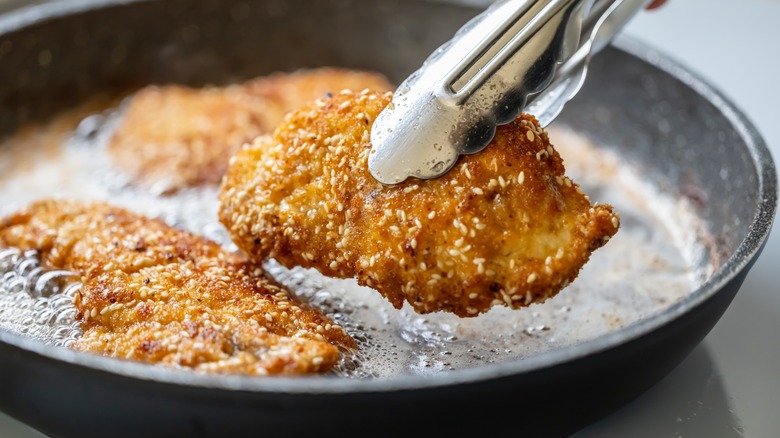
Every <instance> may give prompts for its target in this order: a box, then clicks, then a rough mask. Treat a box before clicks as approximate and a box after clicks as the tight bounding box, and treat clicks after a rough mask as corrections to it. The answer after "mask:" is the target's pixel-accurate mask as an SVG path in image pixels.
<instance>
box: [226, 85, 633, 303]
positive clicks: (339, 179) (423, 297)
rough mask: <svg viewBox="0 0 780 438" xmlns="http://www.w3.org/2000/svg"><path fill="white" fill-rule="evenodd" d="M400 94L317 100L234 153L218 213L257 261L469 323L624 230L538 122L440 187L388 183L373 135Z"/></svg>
mask: <svg viewBox="0 0 780 438" xmlns="http://www.w3.org/2000/svg"><path fill="white" fill-rule="evenodd" d="M390 99H391V94H390V93H376V92H368V91H365V92H362V93H352V92H348V91H347V92H344V93H341V94H339V95H336V96H333V97H332V98H326V99H318V100H316V101H314V102H311V103H310V105H308V106H307V107H305V108H303V109H301V110H299V111H296V112H293V113H291V114H289V115H288V116H287V117H286V119H285V121H284V122H283V123H282V124H281V125H280V126H279V127H278V128H277V130H276V131H275V132H274V133H273V135H267V136H261V137H259V138H257V139H256V140H255V141H254V142H253V143H251V144H248V145H246V146H244V147H243V148H242V149H241V150H240V151H239V152H238V153H237V155H236V156H235V157H234V158H233V159H232V161H231V164H230V167H229V169H228V173H227V176H226V178H225V179H224V181H223V185H222V187H221V192H220V213H219V215H220V220H221V222H222V223H223V224H224V225H225V226H226V227H227V229H228V230H229V232H230V234H231V237H232V239H233V241H234V242H235V243H236V244H237V245H238V246H239V247H240V248H241V249H242V250H243V251H244V252H245V253H246V254H248V255H249V257H250V258H253V259H255V260H263V259H265V258H268V257H272V258H275V259H276V260H278V261H279V262H280V263H282V264H283V265H285V266H287V267H292V266H296V265H299V266H303V267H311V268H316V269H317V270H319V271H320V272H322V273H323V274H325V275H327V276H331V277H339V278H350V277H355V278H357V281H358V283H359V284H361V285H366V286H369V287H372V288H374V289H376V290H377V291H379V292H380V293H381V294H382V295H384V296H385V297H386V298H387V299H388V300H389V301H390V302H391V303H392V304H393V305H394V306H395V307H396V308H400V307H401V306H402V305H403V303H404V301H407V302H408V303H409V304H411V306H412V307H413V308H414V309H415V310H416V311H417V312H419V313H428V312H434V311H446V312H452V313H455V314H457V315H460V316H464V317H465V316H475V315H478V314H480V313H482V312H485V311H486V310H488V309H489V308H491V307H492V306H494V305H505V306H508V307H511V308H519V307H523V306H527V305H529V304H531V303H536V302H541V301H544V300H545V299H547V298H549V297H552V296H553V295H555V294H557V293H558V292H559V291H560V290H561V289H562V288H564V287H565V286H566V285H567V284H569V283H570V282H571V281H572V280H574V279H575V278H576V277H577V275H578V273H579V271H580V269H581V268H582V266H583V265H584V264H585V263H586V262H587V261H588V259H589V257H590V256H591V253H592V252H593V251H594V250H596V249H597V248H599V247H601V246H603V245H604V244H605V243H606V242H607V241H608V240H609V238H610V237H611V236H612V235H614V234H615V232H617V230H618V227H619V217H618V215H617V214H616V213H614V212H613V211H612V210H613V209H612V207H611V206H609V205H597V204H596V205H591V201H590V199H589V198H588V197H587V196H586V195H585V194H584V193H583V192H582V190H581V189H580V188H579V186H578V185H577V184H576V183H574V182H573V181H572V180H571V179H569V178H568V177H567V176H566V175H565V174H564V165H563V161H562V159H561V157H560V156H559V154H558V152H557V151H556V150H555V149H554V148H553V146H552V145H551V144H550V142H549V139H548V137H547V134H546V132H545V131H544V130H542V128H540V126H539V125H538V123H537V121H536V120H535V119H534V118H533V117H531V116H528V115H522V116H521V117H520V118H518V119H517V120H515V121H514V122H513V123H510V124H508V125H505V126H500V127H498V130H497V132H496V135H495V138H494V139H493V141H492V142H491V144H490V145H489V146H488V147H487V148H486V149H485V150H484V151H482V152H480V153H478V154H475V155H470V156H463V157H461V159H460V160H459V161H458V163H457V164H456V165H455V167H454V168H453V169H452V170H451V171H449V172H448V173H447V174H445V175H444V176H442V177H440V178H438V179H434V180H425V181H424V180H415V179H410V180H407V181H405V182H403V183H401V184H398V185H394V186H385V185H382V184H381V183H379V182H377V181H376V180H375V179H374V178H373V177H372V176H371V174H370V173H369V171H368V164H367V162H368V155H369V153H370V149H371V145H370V143H369V132H370V131H369V130H370V128H371V125H372V122H373V120H374V119H375V118H376V117H377V115H378V114H379V113H380V111H381V110H382V109H383V108H384V107H385V106H386V105H388V104H389V102H390Z"/></svg>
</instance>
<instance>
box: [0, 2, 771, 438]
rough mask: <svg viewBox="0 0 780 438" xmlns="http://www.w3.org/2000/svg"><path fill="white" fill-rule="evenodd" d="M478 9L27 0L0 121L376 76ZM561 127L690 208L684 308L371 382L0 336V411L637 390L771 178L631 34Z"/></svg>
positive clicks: (110, 420)
mask: <svg viewBox="0 0 780 438" xmlns="http://www.w3.org/2000/svg"><path fill="white" fill-rule="evenodd" d="M478 12H479V8H478V7H477V6H474V3H473V2H472V3H467V2H444V1H434V0H416V1H415V0H381V1H370V2H367V1H358V0H322V1H316V0H268V1H255V2H250V1H237V0H230V1H217V0H198V1H191V0H155V1H133V0H86V1H73V2H53V3H46V4H42V5H40V6H35V7H30V8H27V9H21V10H18V11H15V12H12V13H9V14H6V15H5V16H2V17H0V83H2V84H4V85H3V87H2V88H1V89H0V134H9V133H11V132H13V131H14V130H15V129H17V128H18V127H19V126H21V125H22V124H24V123H26V122H30V121H35V120H42V119H45V118H46V117H48V116H51V115H52V114H56V113H57V112H59V111H62V110H63V109H66V108H69V107H71V106H73V104H74V103H75V102H79V101H82V100H84V99H87V98H89V97H91V96H94V95H95V94H97V93H101V92H114V91H121V90H128V89H133V88H135V87H139V86H143V85H146V84H150V83H167V82H178V83H184V84H189V85H200V84H204V83H228V82H233V81H237V80H242V79H245V78H249V77H252V76H256V75H258V74H264V73H268V72H271V71H275V70H291V69H296V68H300V67H306V66H317V65H342V66H346V67H352V68H366V69H373V70H377V71H381V72H383V73H385V74H387V75H388V76H389V77H390V79H391V80H394V81H396V82H398V81H400V80H401V79H403V78H404V77H405V76H406V75H408V74H409V73H410V72H411V71H413V70H414V69H415V68H416V67H417V66H418V65H419V63H420V62H422V60H423V59H425V57H426V56H427V55H428V53H430V52H431V51H432V50H433V49H434V48H436V47H437V46H438V45H439V44H440V43H442V42H444V41H445V40H447V39H448V38H449V37H450V36H451V35H452V34H453V32H454V31H455V30H456V29H457V28H458V27H460V25H462V24H463V23H465V22H466V21H467V20H468V19H469V18H470V17H472V16H474V15H476V14H477V13H478ZM44 52H45V53H46V55H45V56H43V58H42V57H41V55H40V54H41V53H44ZM42 59H45V61H46V62H41V60H42ZM556 123H561V124H563V125H566V126H568V127H570V128H572V129H573V130H575V131H577V132H579V133H581V134H582V135H583V136H585V137H587V138H588V139H590V140H592V141H593V142H594V143H596V144H597V145H599V146H600V147H604V148H607V149H611V150H613V151H614V152H615V153H617V154H619V155H620V156H621V157H622V158H623V159H624V160H625V162H627V163H631V164H632V165H633V166H636V167H638V168H641V169H642V170H643V175H645V176H646V177H647V178H648V180H649V181H651V182H652V183H653V184H654V185H655V186H657V187H658V188H659V190H660V191H662V192H664V193H666V194H668V195H669V196H672V197H674V198H676V199H679V200H680V201H681V202H683V201H684V202H688V203H691V204H692V205H694V206H695V207H696V212H697V215H698V217H699V219H700V220H701V221H702V223H703V226H704V227H705V228H706V229H707V230H708V236H710V238H709V239H708V241H707V246H708V257H709V259H710V261H711V263H712V266H713V267H714V269H713V271H712V272H711V273H710V274H708V275H707V277H706V278H704V279H703V280H702V281H701V283H700V284H699V285H698V286H697V287H695V288H694V289H693V290H691V291H689V293H687V294H685V296H684V297H683V298H681V299H680V300H679V301H677V302H675V303H673V304H671V305H669V306H668V307H666V308H665V309H663V311H660V312H656V313H654V314H651V315H649V316H647V317H646V318H642V319H639V320H637V321H635V322H633V323H631V324H627V325H625V326H623V327H620V328H618V329H616V330H614V331H611V332H609V333H607V334H605V335H603V336H599V337H596V338H594V339H590V340H587V341H584V342H581V343H577V344H575V345H570V346H566V347H565V348H551V349H549V350H548V351H544V352H541V353H539V354H537V355H533V356H531V357H525V358H522V359H518V360H509V361H503V362H499V363H492V364H482V365H480V366H475V367H470V368H465V369H457V370H453V371H447V372H439V373H429V374H425V375H412V374H410V375H401V376H393V377H389V378H383V379H349V378H339V377H334V376H321V377H306V378H251V377H246V376H209V375H195V374H193V373H187V372H183V371H178V370H172V369H164V368H159V367H154V366H148V365H144V364H139V363H132V362H125V361H119V360H114V359H110V358H105V357H99V356H94V355H88V354H82V353H78V352H75V351H72V350H69V349H66V348H61V347H52V346H50V345H47V344H45V343H43V342H40V341H38V340H35V339H31V338H30V337H27V336H24V335H21V334H18V333H14V332H11V331H8V330H2V329H0V409H1V410H3V411H4V412H6V413H8V414H9V415H11V416H13V417H15V418H17V419H19V420H20V421H23V422H25V423H27V424H29V425H31V426H32V427H35V428H36V429H38V430H40V431H42V432H43V433H46V434H48V435H50V436H55V437H85V436H112V437H121V436H136V437H137V436H235V435H238V434H252V435H261V434H262V435H266V434H281V435H285V436H303V435H311V434H322V433H325V434H327V435H328V436H330V435H334V436H353V435H354V436H357V435H361V436H363V435H369V436H381V435H396V434H412V435H414V434H421V435H422V434H433V433H435V434H447V433H457V434H458V435H465V434H471V433H478V434H482V435H488V436H490V435H493V436H498V435H499V434H512V435H523V436H566V435H568V434H571V433H573V432H574V431H576V430H578V429H580V428H582V427H584V426H585V425H587V424H589V423H591V422H593V421H595V420H597V419H599V418H602V417H604V416H605V415H607V414H608V413H610V412H612V411H614V410H615V409H617V408H618V407H620V406H622V405H624V404H625V403H627V402H628V401H629V400H631V399H633V398H635V397H636V396H638V395H639V394H641V393H642V392H643V391H645V390H646V389H648V388H649V387H651V386H652V385H653V384H654V383H656V382H657V381H658V380H660V379H661V378H662V377H663V376H664V375H666V374H667V373H668V372H669V371H670V370H671V369H673V368H674V367H675V366H676V365H677V364H678V363H679V362H680V361H681V360H682V359H683V358H684V357H686V355H687V354H688V353H689V352H690V351H691V350H692V349H693V347H694V346H696V345H697V344H698V343H699V342H700V341H701V340H702V339H703V338H704V336H705V335H706V334H707V333H708V332H709V330H710V329H711V328H712V327H713V326H714V325H715V324H716V322H717V321H718V319H719V318H720V316H721V315H722V314H723V312H724V311H725V310H726V308H727V307H728V305H729V304H730V302H731V300H732V298H733V297H734V295H735V294H736V293H737V291H738V290H739V288H740V285H741V284H742V282H743V280H744V278H745V276H746V275H747V274H748V272H749V269H750V267H751V266H752V264H753V262H754V261H755V260H756V258H757V257H758V256H759V254H760V252H761V250H762V248H763V245H764V243H765V241H766V238H767V236H768V234H769V230H770V228H771V225H772V221H773V220H774V215H775V211H776V205H777V176H776V170H775V167H774V163H773V162H772V159H771V157H770V155H769V153H768V151H767V149H766V147H765V145H764V144H763V141H762V139H761V138H760V136H759V135H758V133H757V132H756V130H755V129H754V128H753V127H752V125H751V124H750V122H749V121H748V120H746V119H745V117H744V116H743V115H742V114H741V113H740V111H739V110H738V109H737V108H735V107H734V106H733V105H732V104H731V103H730V102H729V101H728V99H726V98H725V97H724V96H722V95H721V94H720V93H719V92H718V91H717V90H714V89H713V88H712V87H711V86H709V85H708V84H706V83H705V82H703V81H702V80H700V79H699V78H697V77H696V76H695V75H694V74H692V73H690V72H689V71H687V70H686V69H685V67H683V66H682V65H680V64H678V63H676V62H674V61H673V60H670V59H668V58H667V57H666V56H664V55H663V54H660V53H657V52H656V51H654V50H653V49H652V48H649V47H646V46H644V45H643V44H641V43H638V42H636V41H631V40H628V39H620V40H618V41H617V42H616V44H615V45H614V46H612V47H610V48H607V49H605V51H604V52H602V53H601V54H599V55H598V57H597V58H596V59H595V60H594V62H593V65H592V68H591V71H590V73H589V77H588V79H587V81H586V84H585V86H584V88H583V90H582V91H581V92H580V93H579V95H578V96H577V97H576V98H575V99H574V100H573V101H572V102H571V103H570V104H569V105H568V106H567V108H566V109H565V110H564V112H563V114H562V115H561V116H560V118H559V121H556ZM637 281H641V279H639V278H638V279H637Z"/></svg>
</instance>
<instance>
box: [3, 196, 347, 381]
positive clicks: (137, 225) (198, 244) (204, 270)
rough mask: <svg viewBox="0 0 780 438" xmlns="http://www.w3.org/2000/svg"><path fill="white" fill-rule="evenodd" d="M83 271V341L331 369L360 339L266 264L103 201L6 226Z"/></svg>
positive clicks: (244, 364) (177, 356)
mask: <svg viewBox="0 0 780 438" xmlns="http://www.w3.org/2000/svg"><path fill="white" fill-rule="evenodd" d="M3 246H10V247H16V248H19V249H22V250H30V249H32V250H36V251H38V253H39V256H40V258H41V261H42V264H43V266H45V267H49V268H55V269H66V270H71V271H74V272H76V273H77V274H78V275H80V277H81V282H82V284H83V286H82V288H81V290H80V292H79V293H78V294H77V295H76V297H75V306H76V308H77V310H78V312H79V313H78V317H77V319H78V320H79V321H80V323H81V327H82V328H83V329H84V335H83V337H81V338H80V339H79V340H78V341H76V343H75V344H74V348H76V349H78V350H82V351H90V352H95V353H100V354H104V355H107V356H113V357H120V358H127V359H134V360H139V361H144V362H149V363H160V364H165V365H168V366H175V367H184V368H191V369H195V370H198V371H208V372H216V373H246V374H260V375H265V374H272V375H276V374H285V375H296V374H308V373H319V372H326V371H328V370H329V369H331V368H332V367H333V366H334V365H335V364H336V363H337V362H338V360H339V357H340V351H341V350H346V349H349V348H352V347H354V346H355V344H354V341H353V340H352V338H350V337H349V335H348V334H347V333H346V332H345V331H344V330H343V329H342V328H341V327H340V326H338V325H336V324H335V323H334V322H333V321H331V320H329V319H328V318H327V317H326V316H325V315H323V314H322V313H320V312H319V311H317V310H316V309H313V308H310V307H308V306H307V305H305V304H304V303H301V302H299V301H298V300H297V299H296V298H295V297H294V296H292V295H291V294H290V293H289V292H288V291H287V290H285V289H283V288H282V287H281V286H279V285H277V284H276V283H274V282H273V281H272V280H271V279H270V277H268V276H267V274H266V273H264V272H263V270H262V269H261V268H260V267H259V266H258V265H257V264H253V263H250V262H249V261H247V260H246V259H244V258H243V257H241V256H239V255H236V254H234V253H231V252H228V251H226V250H224V249H222V248H221V247H220V246H219V245H218V244H216V243H214V242H212V241H209V240H207V239H205V238H202V237H200V236H196V235H194V234H191V233H188V232H185V231H181V230H178V229H175V228H172V227H170V226H168V225H166V224H165V223H163V222H162V221H160V220H154V219H149V218H146V217H143V216H139V215H136V214H134V213H131V212H129V211H127V210H124V209H121V208H117V207H113V206H110V205H107V204H103V203H94V204H83V203H76V202H67V201H57V200H43V201H39V202H37V203H34V204H33V205H31V206H29V207H28V208H27V209H26V210H23V211H21V212H18V213H16V214H13V215H11V216H9V217H7V218H5V219H2V220H1V221H0V247H3Z"/></svg>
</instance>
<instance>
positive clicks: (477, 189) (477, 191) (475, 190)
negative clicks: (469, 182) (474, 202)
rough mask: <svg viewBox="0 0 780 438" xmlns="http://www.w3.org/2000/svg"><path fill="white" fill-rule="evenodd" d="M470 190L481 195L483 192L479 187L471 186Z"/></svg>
mask: <svg viewBox="0 0 780 438" xmlns="http://www.w3.org/2000/svg"><path fill="white" fill-rule="evenodd" d="M471 191H472V192H474V193H475V194H477V195H483V194H484V193H485V192H483V191H482V189H480V188H479V187H472V188H471Z"/></svg>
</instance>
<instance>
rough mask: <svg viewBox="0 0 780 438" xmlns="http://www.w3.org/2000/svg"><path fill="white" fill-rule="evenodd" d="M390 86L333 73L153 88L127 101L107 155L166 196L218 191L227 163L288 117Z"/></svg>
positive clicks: (376, 78)
mask: <svg viewBox="0 0 780 438" xmlns="http://www.w3.org/2000/svg"><path fill="white" fill-rule="evenodd" d="M390 87H391V85H390V83H389V82H388V81H387V80H386V79H385V77H384V76H382V75H380V74H378V73H374V72H368V71H358V70H349V69H342V68H335V67H321V68H316V69H309V70H301V71H296V72H292V73H281V72H279V73H274V74H271V75H269V76H267V77H259V78H255V79H252V80H249V81H247V82H245V83H243V84H234V85H228V86H224V87H217V86H207V87H203V88H189V87H184V86H180V85H166V86H148V87H146V88H143V89H141V90H139V91H138V92H137V93H136V94H134V95H133V96H132V97H131V98H130V100H129V101H128V103H127V106H126V108H125V109H124V112H123V115H122V119H121V121H120V124H119V126H118V127H117V129H116V131H115V132H114V134H113V135H112V136H111V138H110V140H109V143H108V152H109V155H110V156H111V158H112V160H113V162H114V163H115V164H116V165H117V166H119V167H120V168H121V169H123V171H124V172H125V173H126V174H127V176H128V177H129V178H130V180H131V181H132V182H133V183H134V184H137V185H141V186H146V187H148V188H151V189H153V190H154V191H157V192H160V193H172V192H175V191H177V190H180V189H182V188H184V187H191V186H198V185H216V184H218V183H219V182H220V180H221V179H222V176H223V175H224V174H225V171H226V170H227V164H228V159H229V157H230V156H231V155H233V153H234V152H235V151H236V150H238V148H239V147H240V146H241V145H242V144H243V143H244V142H247V141H251V140H252V139H254V138H255V137H256V136H258V135H260V134H265V133H268V132H271V131H273V129H274V128H275V127H276V125H277V124H279V123H280V122H281V121H282V119H283V118H284V115H285V114H286V113H287V112H289V111H291V110H293V109H297V108H298V107H300V106H303V105H304V104H305V103H306V102H308V101H309V100H313V99H316V98H318V97H321V96H324V95H325V94H326V93H329V92H333V93H335V92H338V91H340V90H342V89H354V90H357V91H359V90H363V89H364V88H376V89H380V90H390V89H391V88H390Z"/></svg>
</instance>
